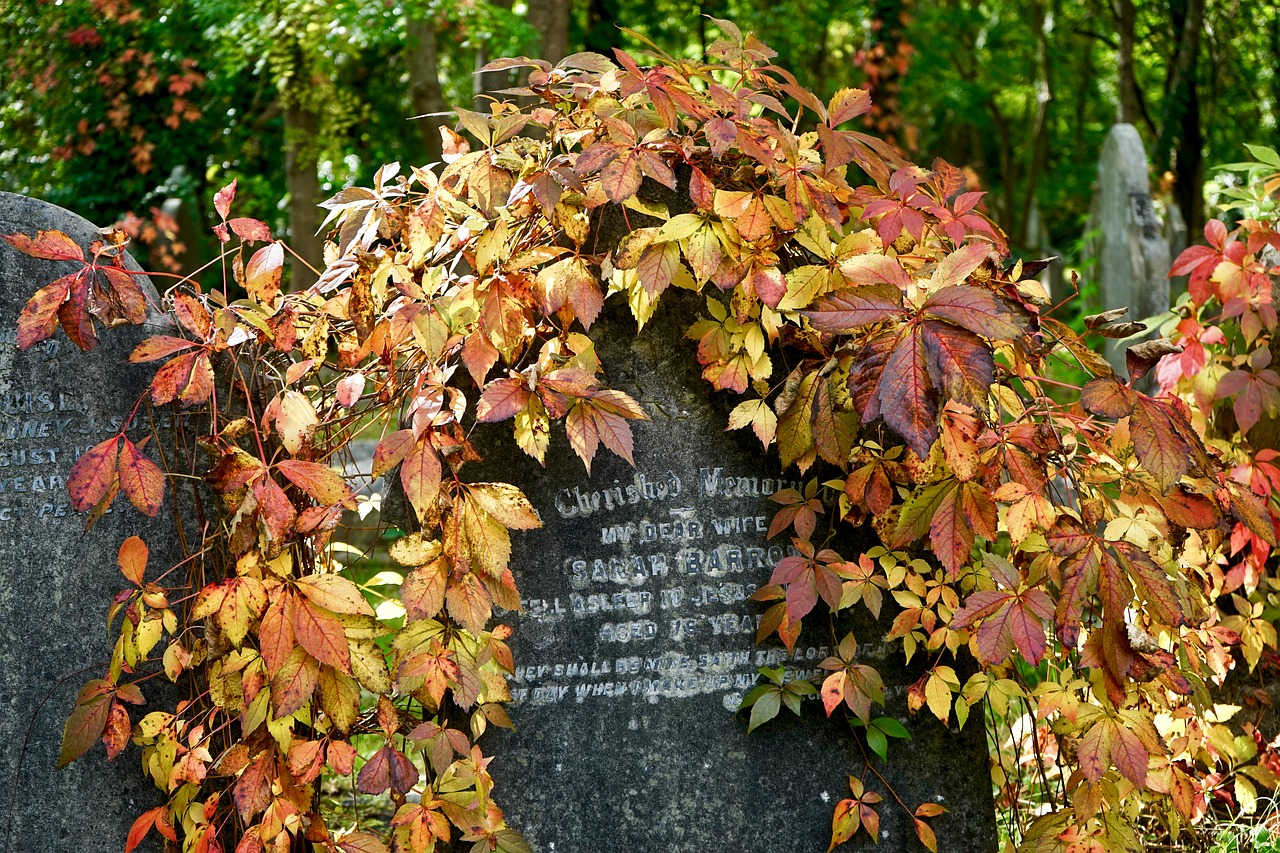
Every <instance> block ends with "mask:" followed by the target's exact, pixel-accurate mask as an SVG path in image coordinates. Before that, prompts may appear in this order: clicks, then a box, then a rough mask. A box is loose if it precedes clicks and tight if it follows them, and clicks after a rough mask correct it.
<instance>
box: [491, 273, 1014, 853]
mask: <svg viewBox="0 0 1280 853" xmlns="http://www.w3.org/2000/svg"><path fill="white" fill-rule="evenodd" d="M685 296H687V294H681V293H676V292H672V293H671V294H668V296H667V297H665V300H666V303H667V304H666V305H665V306H663V307H662V308H661V309H660V311H659V313H658V315H657V316H656V317H655V318H654V319H653V320H652V322H651V323H650V325H649V326H647V327H646V328H645V330H644V333H643V335H641V336H639V337H638V338H637V336H636V334H635V324H634V322H633V321H632V320H631V319H630V317H629V316H622V317H619V316H617V312H618V306H616V305H614V306H613V307H612V308H608V307H607V308H606V314H605V316H604V317H603V318H602V320H601V322H600V323H599V324H597V326H596V327H595V328H593V330H592V334H591V337H592V338H593V339H595V340H596V341H597V351H598V352H599V354H600V357H601V360H602V361H603V363H604V365H605V370H606V371H607V372H608V374H609V380H610V385H611V386H612V387H616V388H620V389H622V390H624V391H626V392H627V393H629V394H631V395H632V396H633V397H635V398H636V399H637V400H638V401H640V403H641V404H642V405H643V406H644V408H645V410H646V411H647V412H648V413H649V414H650V416H651V417H652V421H649V422H634V425H635V460H636V466H635V468H634V469H633V468H631V467H630V466H629V465H627V464H626V463H625V462H624V461H622V460H620V459H618V458H617V457H614V456H611V455H609V454H607V453H605V452H604V451H603V450H602V451H601V453H600V454H599V455H598V456H597V457H596V460H595V462H594V464H593V466H592V471H591V475H590V476H588V475H587V473H586V472H585V470H584V468H583V466H582V463H581V462H580V461H578V460H577V459H576V457H574V456H573V455H572V453H571V451H570V450H569V448H568V445H567V442H566V441H565V440H564V436H563V432H561V433H560V434H559V435H558V436H557V438H556V441H555V442H553V450H552V451H551V453H550V454H549V456H548V459H547V465H546V468H545V470H544V469H543V468H541V467H539V466H538V465H537V463H536V462H533V461H531V460H528V459H527V458H526V457H524V456H523V454H521V453H520V452H519V451H518V450H515V449H514V448H510V449H508V445H509V444H510V442H506V443H502V445H501V446H499V442H497V441H496V440H495V441H490V442H489V443H488V447H487V451H488V456H487V458H486V466H485V467H486V468H487V469H488V470H490V471H494V470H496V471H500V472H502V475H503V479H506V480H508V481H509V482H513V483H515V484H517V485H519V486H520V487H521V488H522V489H523V490H524V491H525V493H526V494H527V495H528V497H529V498H530V500H531V501H532V502H533V504H534V506H535V507H536V508H537V510H538V512H539V514H540V515H541V517H542V520H543V523H544V527H543V528H542V529H540V530H537V531H533V532H530V533H527V534H521V535H519V536H517V537H514V547H513V554H512V566H513V570H514V571H515V573H516V578H517V581H518V583H519V585H520V589H521V593H522V595H523V596H524V597H525V600H524V605H523V606H524V611H525V612H524V615H523V616H520V617H513V620H512V621H514V622H515V624H516V634H515V636H514V637H513V639H512V646H513V651H514V653H515V659H516V666H517V670H516V675H515V677H514V678H512V679H511V680H510V686H511V691H512V695H513V699H514V702H513V704H512V707H511V716H512V718H513V720H514V721H515V724H516V726H517V731H516V732H514V733H507V732H502V733H496V734H494V733H492V730H491V735H489V736H487V737H493V738H494V740H492V741H491V742H490V746H489V748H488V750H487V751H489V752H492V754H494V755H496V756H497V758H496V760H495V761H494V763H493V764H492V765H491V767H490V769H491V771H492V773H493V776H494V779H495V783H496V785H497V787H496V790H495V796H496V797H497V798H498V800H499V802H501V803H502V804H503V806H504V808H505V809H506V810H507V816H508V819H509V821H510V822H511V823H512V824H513V825H514V826H516V827H517V828H518V829H520V830H521V831H522V832H524V833H525V836H526V838H527V839H528V840H529V842H530V844H531V846H532V848H533V849H534V850H535V851H538V852H539V853H553V851H564V853H594V851H603V850H611V849H618V850H626V851H642V852H643V853H688V851H699V853H789V851H806V853H819V852H820V851H824V850H825V849H826V847H827V843H828V841H829V838H830V829H831V817H832V811H833V809H834V808H835V805H836V803H837V802H838V801H839V800H840V799H842V798H844V797H846V796H848V794H849V785H848V776H849V775H850V774H852V775H855V776H860V775H862V774H863V762H862V759H861V755H862V753H861V751H860V750H859V749H858V746H857V744H856V743H855V742H854V741H853V740H852V738H851V737H850V736H849V732H848V730H847V728H846V730H845V731H843V732H842V731H841V725H842V724H837V723H835V722H832V721H828V720H827V719H825V717H824V716H823V714H822V709H821V706H820V703H818V702H817V701H814V700H810V701H808V702H807V703H806V707H805V716H804V718H803V719H799V718H796V717H795V716H794V715H792V714H791V713H790V712H789V711H787V710H786V709H783V711H782V713H781V714H780V715H779V717H778V719H777V721H775V722H772V723H769V724H767V725H765V726H763V727H762V728H760V729H758V730H757V731H756V732H754V733H753V734H751V735H748V734H747V732H746V725H745V722H744V721H743V719H742V718H741V717H739V718H735V717H734V713H733V712H734V710H735V709H736V708H737V706H738V703H739V701H740V700H741V698H742V697H743V695H744V694H745V693H746V692H747V691H748V690H750V688H751V687H752V686H753V685H754V684H755V683H756V671H757V670H758V669H759V668H760V667H762V666H771V667H775V666H785V668H786V670H787V672H788V676H789V677H794V676H795V675H811V674H817V664H818V663H819V662H820V661H821V660H822V659H823V658H824V657H826V656H827V655H828V654H829V653H830V652H831V648H832V640H833V638H832V637H831V636H827V635H826V634H827V632H826V628H825V623H824V627H823V630H822V631H818V630H813V631H808V630H807V631H806V634H805V636H803V637H802V638H801V641H800V643H799V645H798V647H797V649H796V654H795V656H794V657H790V656H788V655H787V653H786V652H785V650H784V649H783V648H782V647H781V646H780V645H777V644H774V645H769V646H765V647H759V646H757V645H756V644H755V641H754V640H755V632H756V626H757V623H758V616H759V614H760V613H761V612H762V611H763V607H762V606H761V605H759V604H757V603H756V602H753V601H750V600H749V596H750V595H751V593H752V592H753V591H754V590H755V589H756V588H757V587H759V586H761V585H763V584H765V583H767V582H768V579H769V576H770V574H771V572H772V569H773V566H775V565H776V564H777V562H778V560H780V559H781V558H782V557H783V556H784V554H785V553H786V545H787V542H788V541H789V540H788V539H787V538H786V537H785V536H779V537H777V538H775V539H773V540H769V539H767V538H766V535H767V531H768V527H769V522H770V520H771V518H772V516H773V513H774V512H775V511H776V509H777V508H778V505H777V504H776V503H774V502H772V501H770V500H769V495H771V494H772V493H774V492H776V491H777V490H779V489H781V488H786V487H791V486H794V485H795V479H796V476H797V475H796V474H795V473H794V471H793V472H791V473H782V472H780V471H779V470H778V463H777V460H776V455H775V454H772V453H770V454H766V453H765V452H763V451H762V449H761V447H760V445H759V443H758V442H756V441H755V439H754V438H753V437H752V436H751V435H750V432H749V431H746V430H744V431H741V432H736V433H726V432H725V431H724V426H725V424H726V422H727V414H728V409H729V407H730V406H731V405H732V403H733V401H732V400H730V399H729V395H726V394H716V393H714V392H713V391H712V390H711V389H710V386H709V385H708V384H707V383H706V382H705V381H704V380H703V379H702V378H701V377H700V375H699V371H698V368H697V366H696V363H695V358H694V352H693V346H692V344H691V343H690V342H688V341H684V340H682V333H683V332H684V330H685V329H686V328H687V326H688V325H689V323H690V322H691V321H692V319H693V316H692V314H690V313H687V309H689V308H690V304H689V302H688V300H687V299H686V300H685V301H683V302H679V303H678V304H674V305H673V304H672V303H676V302H677V300H678V299H680V298H681V297H685ZM622 310H623V311H625V306H624V307H623V308H622ZM610 312H612V313H610ZM487 441H488V440H487ZM891 607H892V601H891V600H890V601H889V604H888V606H887V607H886V609H889V608H891ZM888 618H892V614H889V617H888ZM504 621H506V620H504ZM813 621H814V622H815V623H816V622H818V620H813ZM887 626H888V620H887V619H886V621H885V622H884V623H882V624H880V625H874V624H872V623H870V622H869V621H865V622H864V623H863V624H861V625H859V626H858V627H857V636H858V640H859V643H860V658H861V660H862V661H863V662H865V663H870V664H872V665H875V666H877V667H878V668H879V669H880V671H881V673H882V675H883V676H884V677H885V681H886V686H887V694H888V703H889V704H888V708H887V709H883V710H882V709H879V708H877V709H876V710H877V713H885V714H889V715H892V716H894V717H897V718H898V719H900V720H902V721H903V722H904V723H905V724H906V725H907V727H908V729H909V730H910V731H911V732H912V734H913V736H914V739H913V740H911V741H910V742H901V741H897V742H894V743H893V744H892V747H891V751H890V763H889V764H888V766H887V767H884V766H881V767H880V768H879V769H880V770H881V772H883V773H884V774H885V775H886V777H887V778H888V779H889V780H890V781H891V783H892V784H893V786H894V787H895V788H896V789H897V791H898V793H899V794H900V795H901V796H902V798H903V799H904V800H905V801H906V802H908V803H910V804H911V805H912V807H913V808H914V807H915V806H916V805H918V804H920V803H922V802H939V803H941V804H943V805H945V806H947V807H948V808H949V809H950V814H949V815H947V816H944V817H941V818H938V819H937V820H935V821H933V823H934V825H935V827H936V828H937V831H938V836H939V840H940V846H939V849H940V850H943V851H965V853H981V851H991V850H995V847H996V833H995V819H994V807H993V804H992V797H991V785H990V781H989V774H988V756H987V748H986V740H985V736H984V732H983V729H982V722H981V718H980V716H978V715H977V714H975V718H974V719H973V720H972V721H971V722H970V724H969V725H968V726H967V727H966V728H965V730H964V731H963V733H961V734H955V733H952V732H948V731H947V730H946V729H945V728H944V727H943V726H941V725H940V724H939V723H938V721H937V720H936V718H932V717H931V716H929V715H928V714H927V712H926V713H923V714H920V715H917V716H915V717H914V718H909V714H908V712H907V709H906V702H905V694H906V687H907V685H909V684H910V683H911V682H912V681H914V680H915V678H916V677H917V674H915V673H911V672H908V671H907V668H906V667H905V666H904V665H903V659H902V653H901V646H900V644H896V645H895V646H894V647H890V646H889V645H887V644H885V643H883V642H882V640H883V637H884V635H885V633H886V631H887ZM815 627H816V626H815ZM834 639H837V640H838V639H839V637H835V638H834ZM917 663H918V661H917ZM913 669H914V668H913ZM866 779H867V783H868V786H869V787H871V788H874V789H877V790H881V791H883V788H882V786H881V785H880V784H879V783H878V782H877V781H876V780H875V778H874V776H873V775H872V774H867V776H866ZM886 800H887V802H886V803H885V804H884V805H883V807H882V808H881V809H880V812H881V829H882V832H881V838H880V844H879V846H878V847H877V848H875V849H879V850H884V851H890V853H892V851H905V850H917V849H919V850H923V849H924V848H923V847H922V846H920V845H919V843H918V841H917V840H916V837H915V832H914V829H913V826H912V823H911V820H910V818H909V816H908V815H907V814H906V813H905V812H904V811H903V809H902V808H901V807H899V806H898V805H897V804H896V803H894V802H892V798H891V797H886ZM860 838H861V840H860V841H859V842H857V845H855V844H852V843H851V844H850V845H848V849H863V848H865V849H872V845H871V844H870V842H869V839H868V838H867V836H866V834H865V833H863V834H862V835H861V836H860Z"/></svg>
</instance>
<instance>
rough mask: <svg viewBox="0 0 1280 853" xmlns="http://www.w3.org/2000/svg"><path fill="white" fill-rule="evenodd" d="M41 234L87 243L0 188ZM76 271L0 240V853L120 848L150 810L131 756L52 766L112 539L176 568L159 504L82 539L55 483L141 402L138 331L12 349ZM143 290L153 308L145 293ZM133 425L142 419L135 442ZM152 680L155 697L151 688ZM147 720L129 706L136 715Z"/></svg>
mask: <svg viewBox="0 0 1280 853" xmlns="http://www.w3.org/2000/svg"><path fill="white" fill-rule="evenodd" d="M41 229H45V230H48V229H57V230H60V231H63V232H64V233H66V234H68V235H70V236H71V237H72V238H73V239H75V240H76V241H77V242H79V243H80V244H81V245H82V246H83V247H86V251H85V255H86V257H89V253H88V250H87V246H88V244H89V242H90V241H91V240H93V239H95V238H97V237H99V235H98V233H97V230H96V229H95V228H94V227H93V226H92V225H91V224H89V223H88V222H86V221H85V220H84V219H81V218H80V217H79V216H76V215H75V214H73V213H70V212H69V211H66V210H63V209H62V208H60V207H56V206H54V205H51V204H47V203H45V202H42V201H36V200H34V199H29V198H24V197H22V196H17V195H11V194H9V193H0V234H13V233H23V234H30V235H34V234H35V233H36V232H37V231H39V230H41ZM77 267H78V265H77V264H72V263H66V262H53V261H45V260H38V259H35V258H30V257H27V256H26V255H23V254H21V253H19V252H17V251H15V250H14V249H13V248H12V247H10V246H9V245H8V244H7V243H3V242H0V708H2V710H0V849H3V850H6V851H22V853H25V851H40V853H99V851H102V853H106V851H119V850H123V849H124V842H125V836H126V834H127V833H128V831H129V826H130V824H131V823H132V822H133V820H134V818H135V817H137V815H139V814H140V813H141V812H143V811H145V810H146V809H148V808H151V807H152V806H155V805H158V804H159V803H160V802H161V800H160V797H159V792H158V791H156V790H155V789H154V788H153V787H152V784H151V781H150V779H149V778H147V777H144V776H143V774H142V772H141V769H140V767H139V764H138V759H137V754H136V752H132V751H126V752H125V754H124V755H122V756H121V757H119V758H118V759H116V761H115V762H113V763H111V764H108V763H107V761H106V754H105V751H104V750H103V749H102V747H101V746H96V747H95V748H94V749H93V750H92V751H90V753H89V754H88V755H87V756H85V757H84V758H83V759H81V760H80V761H77V762H75V763H73V764H71V765H70V766H69V767H67V768H66V769H64V770H61V771H58V770H55V769H54V768H55V766H56V764H57V760H58V753H59V748H60V745H61V740H62V727H63V723H64V722H65V720H66V717H67V714H68V713H70V711H71V709H72V706H73V704H74V702H75V697H76V693H77V692H78V690H79V689H80V687H81V685H82V684H84V682H85V681H87V680H89V679H91V678H100V677H102V674H103V673H104V672H105V670H106V664H107V662H108V659H109V657H110V654H111V647H112V639H113V637H114V635H112V637H109V636H108V634H107V631H106V627H105V621H106V613H107V609H108V607H109V606H110V603H111V597H112V595H113V594H114V593H115V592H116V591H117V590H119V589H122V588H123V587H125V586H126V584H127V582H126V581H125V580H124V578H123V577H122V576H121V574H120V571H119V569H118V568H117V564H116V557H117V552H118V550H119V547H120V543H121V542H123V541H124V540H125V539H126V538H128V537H129V536H131V535H135V534H136V535H139V536H142V537H143V539H144V540H146V542H147V543H148V545H149V546H150V549H151V559H150V561H149V564H148V566H149V569H150V571H149V572H148V575H149V576H153V575H152V572H154V571H155V570H156V567H157V566H159V565H161V564H162V563H163V565H164V566H166V567H167V566H169V565H172V564H173V563H174V562H176V560H177V556H176V553H174V552H175V550H176V547H177V545H176V540H177V536H176V535H175V522H174V520H173V515H172V513H171V512H170V508H169V507H168V506H166V507H165V509H164V510H162V512H161V515H160V516H159V517H157V518H154V519H152V518H147V517H146V516H144V515H141V514H140V513H138V512H136V511H135V510H133V508H132V507H130V506H129V505H128V502H127V501H125V500H124V498H123V497H121V498H120V499H118V500H117V502H116V504H115V508H114V509H113V510H112V511H111V512H109V513H108V514H107V515H106V516H104V517H103V518H102V520H101V521H99V522H98V524H97V526H96V527H94V529H93V531H92V532H91V533H90V534H88V535H85V534H84V533H83V532H82V531H83V529H84V518H83V517H81V516H77V515H76V513H74V512H73V511H72V509H71V506H70V501H69V499H68V496H67V490H66V485H65V483H66V478H67V474H68V473H69V472H70V470H71V466H72V464H73V463H74V462H75V460H76V459H77V458H78V456H79V455H80V454H81V453H83V452H84V451H85V450H86V449H87V448H89V447H92V446H93V445H95V444H97V443H98V442H100V441H103V440H104V439H106V438H108V437H109V436H110V435H111V434H112V433H114V432H116V431H117V430H118V428H119V426H118V425H119V423H120V422H121V420H122V418H123V417H124V416H125V415H127V413H128V412H129V410H130V409H131V407H132V406H133V404H134V403H135V402H136V401H137V399H138V397H139V396H140V395H141V394H143V393H144V392H145V390H146V387H147V381H148V376H147V371H146V370H145V368H139V367H131V366H129V365H127V364H126V359H127V357H128V354H129V353H130V351H131V350H132V349H133V347H134V346H136V345H137V343H138V342H139V341H140V340H141V339H142V338H143V337H145V336H146V335H147V334H148V332H147V331H146V330H145V329H144V328H135V327H126V328H119V329H114V330H109V331H102V332H101V338H102V345H101V346H100V347H99V348H98V349H96V350H94V351H93V352H90V353H82V352H80V351H79V350H78V349H76V347H75V346H74V345H72V344H71V343H70V342H69V341H68V340H67V339H66V337H65V336H63V335H62V334H61V332H59V333H58V335H57V336H55V337H54V338H52V339H50V340H48V341H45V342H43V343H41V344H37V345H36V346H35V347H33V348H32V349H29V350H27V351H26V352H19V351H18V349H17V346H16V345H15V343H14V334H15V324H16V320H17V317H18V313H19V312H20V311H21V310H22V307H23V305H25V304H26V302H27V300H28V299H29V298H30V297H31V295H32V293H34V292H35V290H36V289H37V288H39V287H41V286H43V285H45V284H48V283H49V282H51V281H53V280H54V279H55V278H57V277H59V276H61V275H64V274H66V273H68V272H72V271H74V270H75V269H76V268H77ZM132 268H133V269H137V267H136V266H134V267H132ZM140 282H141V283H142V286H143V289H144V291H145V292H146V293H147V294H148V296H149V299H150V300H151V302H152V303H153V304H154V303H155V302H156V297H155V291H154V290H153V289H152V287H151V284H150V283H149V282H147V281H146V280H145V279H142V280H140ZM146 429H147V427H146V426H145V425H144V424H140V425H139V428H138V434H136V435H134V436H133V437H134V438H135V439H136V438H138V437H140V435H142V434H145V430H146ZM165 561H167V562H165ZM117 627H118V625H117ZM158 654H159V651H157V652H154V653H153V655H158ZM150 684H151V685H153V686H150V687H148V690H147V692H148V693H153V691H154V689H155V686H154V685H156V684H157V683H156V682H154V681H153V682H150ZM46 698H47V700H48V701H44V700H46ZM42 702H43V707H41V703H42ZM146 710H150V709H148V708H144V709H133V711H132V713H133V715H134V719H135V721H136V719H137V715H138V714H139V713H141V712H145V711H146ZM24 743H25V747H26V752H25V756H23V755H22V751H23V748H24ZM19 764H21V766H19ZM144 849H145V848H144ZM150 849H156V848H154V847H152V848H150Z"/></svg>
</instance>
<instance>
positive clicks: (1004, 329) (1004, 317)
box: [921, 244, 1027, 341]
mask: <svg viewBox="0 0 1280 853" xmlns="http://www.w3.org/2000/svg"><path fill="white" fill-rule="evenodd" d="M975 245H979V246H980V247H981V248H982V249H983V251H984V252H985V251H987V247H986V246H985V245H982V244H975ZM964 251H966V250H965V249H962V250H961V252H964ZM957 254H959V253H957ZM983 257H985V254H984V256H983ZM921 310H922V311H923V312H924V313H926V314H929V315H932V316H934V317H939V318H941V319H943V320H946V321H947V322H949V323H954V324H956V325H957V326H963V327H964V328H966V329H968V330H969V331H971V332H973V333H974V334H977V335H982V336H983V337H985V338H990V339H991V340H1002V341H1016V340H1018V339H1019V338H1021V337H1022V335H1023V333H1024V332H1025V331H1026V330H1027V317H1026V315H1025V314H1023V313H1022V312H1021V311H1019V310H1017V309H1015V308H1014V307H1013V306H1012V305H1010V304H1009V303H1008V302H1005V301H1004V300H1003V299H1001V298H1000V297H998V296H996V295H995V294H994V293H992V292H991V291H989V290H983V289H982V288H980V287H968V286H965V285H955V286H952V287H944V288H942V289H941V290H939V291H938V292H937V293H934V294H933V295H932V296H930V297H929V299H928V301H926V302H925V303H924V305H923V306H922V308H921Z"/></svg>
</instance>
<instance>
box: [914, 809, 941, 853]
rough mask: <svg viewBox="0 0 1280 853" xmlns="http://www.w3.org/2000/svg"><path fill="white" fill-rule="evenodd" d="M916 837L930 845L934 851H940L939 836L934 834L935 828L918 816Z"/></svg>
mask: <svg viewBox="0 0 1280 853" xmlns="http://www.w3.org/2000/svg"><path fill="white" fill-rule="evenodd" d="M916 837H917V838H919V839H920V843H921V844H923V845H924V846H925V847H928V848H929V849H930V850H932V851H933V853H938V838H937V836H935V835H934V834H933V829H932V828H931V827H930V826H929V824H927V823H925V822H924V821H922V820H920V819H919V818H916Z"/></svg>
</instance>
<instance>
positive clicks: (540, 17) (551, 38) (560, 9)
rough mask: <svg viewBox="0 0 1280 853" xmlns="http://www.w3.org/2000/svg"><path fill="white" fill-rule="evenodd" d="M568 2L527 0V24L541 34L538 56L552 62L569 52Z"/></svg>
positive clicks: (562, 0)
mask: <svg viewBox="0 0 1280 853" xmlns="http://www.w3.org/2000/svg"><path fill="white" fill-rule="evenodd" d="M569 2H570V0H529V12H528V21H529V26H531V27H533V28H534V29H535V30H537V31H538V32H539V33H541V34H542V43H541V45H540V46H539V49H538V58H540V59H545V60H546V61H547V62H550V63H552V64H554V63H557V62H559V61H560V60H562V59H564V58H565V57H566V56H567V55H568V54H569Z"/></svg>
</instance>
